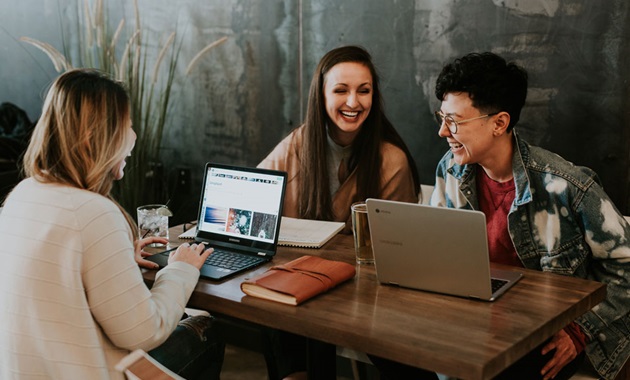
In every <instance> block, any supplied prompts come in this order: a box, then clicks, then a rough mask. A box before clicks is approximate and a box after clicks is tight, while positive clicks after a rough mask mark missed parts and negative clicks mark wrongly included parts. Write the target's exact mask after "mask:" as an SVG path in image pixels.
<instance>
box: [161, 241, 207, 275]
mask: <svg viewBox="0 0 630 380" xmlns="http://www.w3.org/2000/svg"><path fill="white" fill-rule="evenodd" d="M212 252H214V248H208V249H206V245H205V244H196V243H195V244H192V245H190V244H188V243H184V244H182V245H180V246H179V247H178V248H177V250H176V251H171V253H170V255H169V257H168V263H169V264H171V263H174V262H176V261H183V262H185V263H188V264H191V265H193V266H194V267H195V268H197V269H201V266H202V265H203V263H204V262H206V259H207V258H208V256H210V254H212Z"/></svg>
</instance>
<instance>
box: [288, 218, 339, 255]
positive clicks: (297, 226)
mask: <svg viewBox="0 0 630 380" xmlns="http://www.w3.org/2000/svg"><path fill="white" fill-rule="evenodd" d="M345 225H346V224H345V223H343V222H329V221H324V220H311V219H296V218H290V217H287V216H283V217H282V222H281V223H280V237H279V238H278V245H284V246H288V247H301V248H321V247H322V246H323V245H324V244H326V242H328V240H330V239H332V237H333V236H335V235H337V233H339V231H341V230H342V229H343V228H344V227H345Z"/></svg>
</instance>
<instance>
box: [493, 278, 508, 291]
mask: <svg viewBox="0 0 630 380" xmlns="http://www.w3.org/2000/svg"><path fill="white" fill-rule="evenodd" d="M490 280H491V285H492V293H494V292H496V291H497V290H499V289H501V287H502V286H503V285H505V284H507V283H508V282H507V281H506V280H499V279H498V278H491V279H490Z"/></svg>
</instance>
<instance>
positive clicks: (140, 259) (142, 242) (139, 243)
mask: <svg viewBox="0 0 630 380" xmlns="http://www.w3.org/2000/svg"><path fill="white" fill-rule="evenodd" d="M153 243H160V244H164V247H165V248H166V244H168V239H166V238H161V237H157V236H151V237H148V238H144V239H139V240H136V242H135V243H134V251H135V252H134V258H135V259H136V263H138V266H140V267H142V268H148V269H157V268H159V265H157V264H156V263H154V262H152V261H148V260H145V259H144V257H147V256H151V255H152V253H149V252H146V251H145V250H144V247H146V246H147V245H149V244H153Z"/></svg>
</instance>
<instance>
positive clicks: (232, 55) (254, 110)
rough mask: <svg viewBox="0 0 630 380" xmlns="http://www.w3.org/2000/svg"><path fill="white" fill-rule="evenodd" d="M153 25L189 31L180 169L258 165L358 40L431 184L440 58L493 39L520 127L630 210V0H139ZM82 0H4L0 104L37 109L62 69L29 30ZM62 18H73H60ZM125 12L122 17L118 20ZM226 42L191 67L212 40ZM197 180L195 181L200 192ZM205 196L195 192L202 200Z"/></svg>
mask: <svg viewBox="0 0 630 380" xmlns="http://www.w3.org/2000/svg"><path fill="white" fill-rule="evenodd" d="M108 4H109V5H110V8H111V10H112V13H111V15H110V18H111V20H114V21H117V20H118V19H119V18H120V17H123V16H126V17H127V18H128V19H129V21H131V19H132V17H131V15H132V14H133V8H132V6H131V1H124V0H109V1H108ZM139 4H140V11H141V14H142V17H143V19H142V22H143V24H144V25H145V27H147V28H148V29H149V30H150V31H151V32H152V33H153V34H154V35H155V36H157V37H160V36H164V35H165V34H166V33H167V32H169V31H171V30H174V29H178V30H179V33H180V34H179V35H180V36H185V38H184V40H183V47H182V53H181V54H182V58H181V59H182V62H184V64H181V65H180V68H179V70H180V72H181V74H182V75H181V77H180V78H181V80H179V81H178V82H177V83H176V86H175V88H174V94H175V95H176V96H175V101H174V102H173V108H172V110H171V117H172V119H171V123H170V126H169V130H168V133H167V136H166V137H165V141H164V146H165V149H164V152H163V157H164V161H165V163H166V167H167V172H168V174H169V178H170V177H171V176H173V173H176V169H177V168H179V167H188V168H190V169H192V172H193V178H194V181H193V182H194V183H195V184H197V183H198V181H199V176H200V175H201V168H202V165H203V163H204V162H206V161H221V162H229V163H234V164H249V165H255V164H256V163H258V162H259V161H260V160H261V159H262V158H263V157H264V156H265V155H266V153H267V152H268V151H269V150H270V149H271V148H272V147H273V146H274V145H275V144H276V143H277V142H278V141H279V140H280V139H281V138H282V137H283V136H285V135H286V134H287V133H288V132H289V131H290V130H291V129H292V128H293V127H295V126H297V125H299V123H300V120H301V117H302V115H303V112H304V108H303V107H304V105H305V94H306V92H307V90H308V86H309V84H310V78H311V74H312V71H313V69H314V67H315V65H316V63H317V61H318V60H319V58H320V57H321V56H322V55H323V54H324V53H325V52H326V51H328V50H329V49H331V48H334V47H337V46H340V45H344V44H360V45H363V46H365V47H366V48H367V49H368V50H370V51H371V52H372V54H373V56H374V59H375V61H376V64H377V66H378V68H379V71H380V74H381V77H382V78H381V79H382V88H383V92H384V99H385V102H386V110H387V112H388V115H389V116H390V118H391V120H392V121H393V122H394V124H395V126H396V127H397V128H398V130H399V131H400V133H401V135H402V136H403V138H404V139H405V141H407V143H408V145H409V147H410V149H411V151H412V152H413V154H414V156H415V159H416V161H417V163H418V167H419V170H420V177H421V179H422V182H424V183H432V182H433V172H434V168H435V165H436V163H437V161H438V160H439V158H440V157H441V155H442V154H443V153H444V152H445V150H446V149H447V147H446V144H445V143H444V142H443V141H441V140H440V139H439V138H438V136H437V133H436V132H437V129H436V127H435V125H434V122H433V118H432V116H431V113H432V111H433V110H435V109H436V108H437V107H438V106H439V103H438V101H437V100H436V99H435V96H434V95H433V87H434V83H435V78H436V77H437V74H438V73H439V70H440V68H441V67H442V65H443V64H444V63H445V62H447V61H449V60H451V59H452V58H454V57H457V56H460V55H463V54H466V53H468V52H471V51H494V52H496V53H499V54H502V55H503V56H505V57H506V58H508V59H509V60H515V61H517V62H518V63H520V64H521V65H523V66H524V67H525V68H526V69H527V70H528V71H529V74H530V92H529V96H528V101H527V105H526V107H525V109H524V111H523V114H522V117H521V123H520V124H519V126H518V127H517V128H518V130H519V131H520V133H521V135H522V136H524V137H525V138H526V139H527V140H529V141H530V142H532V143H534V144H536V145H540V146H543V147H545V148H547V149H550V150H552V151H555V152H557V153H559V154H560V155H562V156H564V157H565V158H567V159H569V160H571V161H573V162H575V163H577V164H580V165H586V166H589V167H591V168H593V169H594V170H596V171H597V172H598V173H599V175H600V178H601V179H602V181H603V183H604V186H605V189H606V190H607V191H608V193H609V194H610V196H611V197H612V198H613V200H614V201H615V203H616V204H617V206H618V207H619V208H620V209H621V210H622V212H624V213H626V214H630V189H629V184H630V180H629V179H630V169H629V168H630V165H629V163H630V150H629V149H628V144H629V142H630V128H629V126H628V122H629V121H630V120H629V119H630V117H629V116H630V114H629V111H628V104H627V103H628V100H627V99H628V94H627V92H628V79H629V78H630V74H628V72H627V70H628V66H627V62H628V55H629V46H630V41H629V37H630V31H628V25H630V9H629V5H628V2H627V1H625V0H607V1H600V0H547V1H519V0H492V1H490V0H467V1H457V0H416V1H411V0H409V1H405V0H398V1H382V0H343V1H339V0H319V1H314V0H264V1H262V0H260V1H256V0H204V1H201V0H179V1H177V2H173V1H165V0H140V1H139ZM76 17H77V16H76V3H75V2H74V1H73V0H41V1H40V0H22V1H19V2H17V1H8V0H0V52H1V57H2V62H1V63H2V64H1V68H0V102H1V101H10V102H13V103H15V104H16V105H18V106H20V107H21V108H24V109H25V110H26V111H27V112H28V114H29V115H30V116H31V118H33V119H35V118H37V117H38V116H39V109H40V107H41V96H42V93H43V89H44V88H45V86H46V85H47V84H48V83H49V82H50V80H52V78H54V76H55V74H56V73H55V71H54V69H53V67H52V65H51V64H50V63H49V62H48V60H47V58H46V57H45V56H44V55H43V54H42V53H40V52H38V51H37V50H35V49H34V48H32V47H30V46H26V45H25V44H24V43H21V42H18V41H16V38H18V37H20V36H23V35H24V36H31V37H34V38H38V39H41V40H44V41H47V42H49V43H51V44H52V45H54V46H56V47H58V48H61V37H60V36H61V25H63V27H64V28H67V31H70V29H69V28H71V26H72V25H75V24H76ZM60 20H62V21H60ZM112 22H113V21H112ZM223 36H227V37H228V38H229V39H228V41H227V42H226V43H225V44H223V45H222V46H220V47H218V48H217V49H215V51H213V52H212V53H211V54H210V55H208V56H207V57H205V58H204V59H203V60H202V61H201V64H200V65H199V66H198V67H197V68H196V69H195V71H194V72H193V73H192V74H191V75H190V76H189V77H187V78H184V77H183V70H184V68H185V66H186V64H187V63H188V61H189V60H190V59H191V58H192V57H193V56H194V54H195V53H196V51H198V50H199V49H200V48H202V47H203V46H205V44H207V43H208V42H210V41H213V40H215V39H217V38H220V37H223ZM194 192H196V188H195V189H193V193H194ZM195 202H196V200H195Z"/></svg>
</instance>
